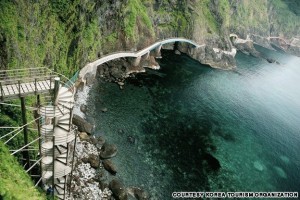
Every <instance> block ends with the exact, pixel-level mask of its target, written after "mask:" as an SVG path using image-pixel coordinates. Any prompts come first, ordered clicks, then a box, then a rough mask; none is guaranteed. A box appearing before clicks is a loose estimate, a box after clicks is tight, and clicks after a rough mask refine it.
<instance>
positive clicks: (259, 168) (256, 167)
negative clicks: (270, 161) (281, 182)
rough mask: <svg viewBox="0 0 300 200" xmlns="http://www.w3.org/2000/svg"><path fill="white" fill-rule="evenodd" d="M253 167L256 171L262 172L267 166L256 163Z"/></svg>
mask: <svg viewBox="0 0 300 200" xmlns="http://www.w3.org/2000/svg"><path fill="white" fill-rule="evenodd" d="M253 166H254V168H255V169H257V170H258V171H260V172H261V171H263V170H264V169H265V166H264V165H263V164H261V163H260V162H259V161H255V162H254V163H253Z"/></svg>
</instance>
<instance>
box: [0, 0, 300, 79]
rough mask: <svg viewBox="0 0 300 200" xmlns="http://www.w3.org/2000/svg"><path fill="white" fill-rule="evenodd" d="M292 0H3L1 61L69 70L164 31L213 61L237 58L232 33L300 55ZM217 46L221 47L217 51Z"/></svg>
mask: <svg viewBox="0 0 300 200" xmlns="http://www.w3.org/2000/svg"><path fill="white" fill-rule="evenodd" d="M293 4H299V3H298V2H297V1H295V0H292V1H282V0H274V1H270V0H259V1H258V0H255V2H253V1H251V2H250V1H237V0H220V1H216V0H212V1H210V0H204V1H199V0H198V1H197V0H188V1H179V0H177V1H176V0H156V1H154V0H126V1H120V0H114V1H96V0H91V1H79V0H75V1H72V2H70V1H66V0H54V1H47V0H42V1H39V2H36V1H25V0H21V1H8V0H5V1H1V2H0V11H1V12H0V21H1V24H0V44H1V45H0V68H1V69H8V68H9V69H12V68H22V67H32V66H39V67H40V66H46V67H50V68H52V69H56V70H57V71H59V72H62V73H64V74H66V75H70V74H72V73H74V71H75V70H78V69H80V68H82V67H83V66H85V65H86V64H87V63H89V62H92V61H94V60H96V59H97V58H99V57H101V56H102V55H105V54H107V53H111V52H114V51H119V50H139V49H142V48H144V47H146V46H148V45H150V44H152V43H153V42H156V41H158V40H162V39H165V38H169V37H185V38H188V39H191V40H193V41H195V42H197V43H198V44H205V45H206V46H205V47H204V48H200V49H198V50H194V49H189V48H190V47H189V46H187V45H186V44H182V45H179V47H178V48H179V50H180V51H182V52H184V53H187V54H189V55H190V56H191V57H193V58H194V59H197V60H199V61H200V62H201V63H203V64H208V65H210V66H212V67H217V68H223V69H230V68H232V67H234V66H235V60H234V55H232V54H228V53H226V52H231V51H232V44H231V42H230V39H229V34H230V33H235V34H237V35H238V36H239V37H241V38H246V37H247V36H249V37H250V38H251V39H252V40H253V41H254V42H255V43H257V44H259V45H262V46H265V47H269V48H271V47H272V46H271V45H276V46H277V47H280V48H281V49H283V50H285V51H287V52H289V53H292V54H295V55H298V56H299V53H300V51H299V35H300V33H299V32H300V31H299V25H300V20H299V19H300V17H299V11H297V10H294V9H293V8H294V7H295V6H293ZM216 49H218V50H217V51H216Z"/></svg>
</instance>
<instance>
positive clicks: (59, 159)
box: [56, 158, 67, 165]
mask: <svg viewBox="0 0 300 200" xmlns="http://www.w3.org/2000/svg"><path fill="white" fill-rule="evenodd" d="M56 160H58V161H59V162H61V163H63V164H65V165H66V164H67V161H66V158H56Z"/></svg>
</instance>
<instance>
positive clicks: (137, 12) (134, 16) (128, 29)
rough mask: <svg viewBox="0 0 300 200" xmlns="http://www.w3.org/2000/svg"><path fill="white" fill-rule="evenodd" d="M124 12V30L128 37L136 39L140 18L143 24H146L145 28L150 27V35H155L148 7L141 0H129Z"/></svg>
mask: <svg viewBox="0 0 300 200" xmlns="http://www.w3.org/2000/svg"><path fill="white" fill-rule="evenodd" d="M124 14H125V16H124V31H125V35H126V37H127V38H128V39H133V40H134V41H135V40H136V38H137V33H136V32H137V25H138V20H141V24H143V25H145V28H146V29H148V30H147V32H149V33H150V35H154V30H153V27H152V22H151V20H150V18H149V15H148V13H147V8H146V7H145V6H144V5H143V3H142V1H141V0H128V3H127V4H126V7H125V9H124Z"/></svg>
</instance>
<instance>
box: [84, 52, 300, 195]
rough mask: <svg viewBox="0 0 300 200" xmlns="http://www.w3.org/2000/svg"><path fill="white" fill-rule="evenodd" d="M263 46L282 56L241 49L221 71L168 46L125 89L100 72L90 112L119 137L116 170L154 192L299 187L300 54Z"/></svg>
mask: <svg viewBox="0 0 300 200" xmlns="http://www.w3.org/2000/svg"><path fill="white" fill-rule="evenodd" d="M257 48H258V50H260V51H262V52H263V53H265V54H266V55H268V56H269V57H271V58H274V59H276V60H278V61H279V62H280V63H281V64H280V65H278V64H275V63H274V64H270V63H268V62H266V61H265V60H261V59H258V58H253V57H250V56H246V55H243V54H240V53H238V54H237V56H236V58H237V68H236V69H235V70H231V71H223V70H217V69H212V68H209V67H206V66H204V65H201V64H199V63H198V62H196V61H194V60H192V59H190V58H188V57H187V56H185V55H181V56H179V55H174V54H173V53H172V52H163V59H161V60H160V61H159V63H160V65H161V70H159V71H155V72H153V71H150V72H149V73H146V74H139V75H138V76H137V77H136V78H135V79H128V80H127V82H126V85H125V89H124V90H120V89H119V88H118V86H117V85H116V84H112V83H105V82H102V81H101V80H99V82H98V83H97V84H95V85H94V86H93V88H92V89H91V91H90V98H89V101H88V104H89V106H90V108H91V109H90V113H89V118H90V120H92V121H94V123H95V124H96V131H95V133H96V134H98V135H104V136H105V138H106V139H107V140H108V141H109V142H110V143H115V144H116V145H117V146H118V149H119V152H118V155H117V157H116V158H114V159H113V161H114V163H116V165H117V168H118V171H119V173H118V174H117V177H118V178H120V179H121V180H122V181H123V182H124V184H125V185H126V186H140V187H142V188H144V189H145V190H147V191H148V192H149V193H150V194H151V196H152V199H172V197H171V194H172V192H174V191H225V192H227V191H298V192H300V58H298V57H294V56H290V55H287V54H284V53H280V52H275V51H270V50H267V49H264V48H260V47H257ZM104 107H105V108H108V112H105V113H103V112H101V109H102V108H104ZM207 154H210V155H213V156H214V157H215V158H217V159H218V160H219V162H220V165H221V168H220V169H219V170H213V169H212V168H213V166H211V165H210V164H208V162H207V160H206V157H205V155H207Z"/></svg>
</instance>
